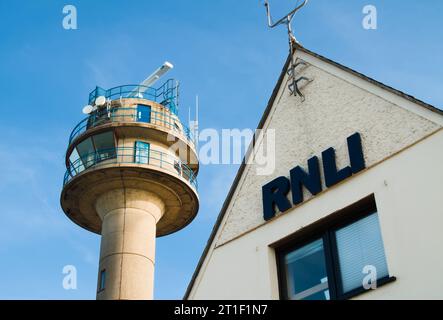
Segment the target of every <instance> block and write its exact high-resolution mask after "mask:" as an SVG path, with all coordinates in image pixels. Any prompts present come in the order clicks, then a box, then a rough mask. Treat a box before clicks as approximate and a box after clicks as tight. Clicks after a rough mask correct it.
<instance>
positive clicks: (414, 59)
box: [0, 0, 443, 299]
mask: <svg viewBox="0 0 443 320" xmlns="http://www.w3.org/2000/svg"><path fill="white" fill-rule="evenodd" d="M270 1H271V5H272V6H273V11H274V13H275V16H279V15H282V14H283V13H285V10H287V9H288V8H289V7H290V6H291V4H292V3H294V1H289V0H274V1H272V0H270ZM67 4H73V5H75V6H76V7H77V10H78V29H77V30H65V29H63V27H62V20H63V13H62V9H63V7H64V6H65V5H67ZM367 4H373V5H375V6H376V7H377V9H378V29H377V30H375V31H374V30H372V31H368V30H364V29H363V28H362V25H361V22H362V19H363V14H362V8H363V7H364V6H365V5H367ZM441 12H443V2H442V1H439V0H426V1H414V2H413V1H399V0H390V1H386V0H352V1H351V0H335V1H331V0H311V1H310V3H309V5H308V6H307V7H306V8H305V9H303V11H302V12H300V13H299V14H298V15H297V16H296V19H295V23H294V29H295V34H296V36H297V37H298V39H299V40H300V41H301V43H302V44H303V45H304V46H305V47H307V48H308V49H310V50H313V51H315V52H317V53H320V54H322V55H325V56H326V57H328V58H330V59H333V60H335V61H337V62H340V63H342V64H344V65H346V66H349V67H351V68H353V69H355V70H357V71H359V72H362V73H364V74H367V75H368V76H370V77H373V78H375V79H377V80H380V81H382V82H384V83H386V84H388V85H390V86H393V87H395V88H398V89H400V90H402V91H405V92H407V93H409V94H412V95H414V96H416V97H417V98H419V99H422V100H424V101H426V102H428V103H430V104H433V105H435V106H437V107H441V106H443V90H442V88H443V80H442V76H441V75H442V74H443V61H442V59H441V52H443V41H442V30H443V20H442V19H441V17H440V13H441ZM0 29H1V42H0V93H1V110H2V116H1V117H0V133H1V136H2V139H1V140H0V178H1V179H0V203H1V206H0V259H1V260H0V261H1V263H0V298H1V299H94V298H95V290H96V288H95V287H96V277H97V265H98V253H99V244H100V239H99V236H97V235H94V234H91V233H89V232H87V231H85V230H83V229H81V228H80V227H78V226H76V225H75V224H73V223H71V221H69V220H68V219H67V218H66V217H65V215H64V214H63V212H62V210H61V208H60V205H59V195H60V191H61V187H62V178H63V174H64V170H65V169H64V167H63V157H64V152H65V150H66V147H67V139H68V136H69V133H70V131H71V130H72V128H73V127H74V126H75V125H76V124H77V123H78V122H79V121H80V120H82V118H83V115H82V113H81V109H82V107H83V106H84V105H85V104H86V102H87V98H88V93H89V92H90V91H91V90H92V89H93V88H94V87H95V86H96V85H99V86H101V87H104V88H108V87H113V86H117V85H122V84H128V83H131V84H132V83H139V82H141V81H142V80H143V79H144V78H145V77H146V76H147V75H148V74H149V73H150V72H151V71H153V70H154V69H155V68H156V67H158V66H159V65H160V64H161V63H163V62H164V61H165V60H169V61H171V62H173V63H174V65H175V69H174V70H173V71H172V72H171V74H170V75H171V76H172V77H174V78H176V79H179V80H180V81H181V116H182V117H183V119H184V120H185V119H186V117H187V108H188V107H189V106H193V104H194V97H195V95H196V94H198V95H199V96H200V102H201V108H200V129H204V128H215V129H217V130H221V129H223V128H240V129H243V128H255V127H256V126H257V124H258V121H259V119H260V117H261V114H262V112H263V110H264V108H265V106H266V104H267V101H268V99H269V97H270V95H271V92H272V90H273V88H274V85H275V82H276V80H277V78H278V76H279V73H280V71H281V68H282V65H283V63H284V61H285V59H286V57H287V52H288V47H287V38H286V34H285V30H284V28H283V27H280V28H278V29H276V30H270V29H268V28H267V26H266V19H265V12H264V7H263V6H262V5H261V3H260V1H258V0H242V1H238V0H237V1H234V0H219V1H208V0H192V1H183V0H162V1H146V0H144V1H138V0H128V1H116V0H106V1H104V0H83V1H70V2H67V1H57V0H53V1H49V0H41V1H35V0H29V1H22V0H17V1H12V0H8V1H7V0H3V1H1V2H0ZM237 168H238V166H237V165H207V166H203V167H202V168H201V171H200V174H199V185H200V199H201V204H200V212H199V215H198V216H197V218H196V219H195V220H194V222H193V223H192V224H191V225H189V226H188V227H187V228H185V229H183V230H182V231H180V232H178V233H176V234H174V235H171V236H168V237H165V238H160V239H158V242H157V265H156V280H155V281H156V282H155V296H156V298H157V299H179V298H181V297H182V296H183V294H184V292H185V289H186V286H187V284H188V283H189V280H190V278H191V276H192V273H193V271H194V268H195V266H196V264H197V262H198V259H199V257H200V255H201V253H202V251H203V248H204V246H205V244H206V241H207V239H208V237H209V234H210V231H211V229H212V227H213V224H214V222H215V219H216V217H217V215H218V212H219V210H220V208H221V205H222V203H223V200H224V198H225V196H226V194H227V192H228V190H229V187H230V184H231V183H232V180H233V178H234V175H235V173H236V170H237ZM65 265H75V266H76V267H77V271H78V289H77V290H69V291H67V290H64V289H63V287H62V279H63V274H62V269H63V266H65Z"/></svg>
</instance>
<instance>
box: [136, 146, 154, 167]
mask: <svg viewBox="0 0 443 320" xmlns="http://www.w3.org/2000/svg"><path fill="white" fill-rule="evenodd" d="M150 148H151V147H150V144H149V143H147V142H143V141H136V142H135V152H134V155H135V163H140V164H149V151H150Z"/></svg>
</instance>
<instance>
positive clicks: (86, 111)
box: [82, 104, 97, 114]
mask: <svg viewBox="0 0 443 320" xmlns="http://www.w3.org/2000/svg"><path fill="white" fill-rule="evenodd" d="M96 109H97V108H95V107H93V106H91V105H89V104H88V105H87V106H85V107H84V108H83V110H82V112H83V113H84V114H90V113H91V112H92V111H95V110H96Z"/></svg>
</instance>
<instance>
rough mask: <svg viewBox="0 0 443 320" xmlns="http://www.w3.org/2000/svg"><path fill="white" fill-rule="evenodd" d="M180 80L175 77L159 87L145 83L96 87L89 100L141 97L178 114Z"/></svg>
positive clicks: (90, 102)
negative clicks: (109, 87) (144, 84)
mask: <svg viewBox="0 0 443 320" xmlns="http://www.w3.org/2000/svg"><path fill="white" fill-rule="evenodd" d="M178 86H179V85H178V82H176V81H175V80H174V79H169V80H167V81H166V82H165V83H164V84H163V85H161V86H160V87H159V88H153V87H147V86H143V85H136V84H134V85H133V84H128V85H123V86H118V87H114V88H111V89H108V90H106V89H103V88H100V87H96V88H95V89H94V90H93V91H92V92H91V93H90V94H89V99H88V102H89V104H93V103H94V101H95V99H97V98H98V97H100V96H104V97H105V98H106V99H109V100H111V101H112V100H117V99H120V98H123V99H128V98H140V99H147V100H151V101H154V102H157V103H160V104H161V105H163V106H165V107H166V108H168V109H169V110H170V111H171V112H172V113H174V114H176V115H177V114H178V95H179V94H178Z"/></svg>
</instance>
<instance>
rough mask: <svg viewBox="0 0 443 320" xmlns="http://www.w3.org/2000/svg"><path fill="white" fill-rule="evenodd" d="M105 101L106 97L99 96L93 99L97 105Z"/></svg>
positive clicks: (102, 104)
mask: <svg viewBox="0 0 443 320" xmlns="http://www.w3.org/2000/svg"><path fill="white" fill-rule="evenodd" d="M105 103H106V97H104V96H100V97H97V99H95V105H96V106H98V107H101V106H104V105H105Z"/></svg>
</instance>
